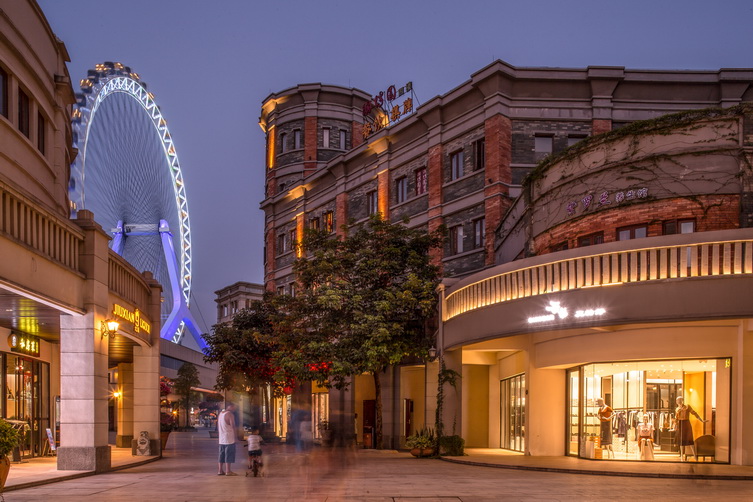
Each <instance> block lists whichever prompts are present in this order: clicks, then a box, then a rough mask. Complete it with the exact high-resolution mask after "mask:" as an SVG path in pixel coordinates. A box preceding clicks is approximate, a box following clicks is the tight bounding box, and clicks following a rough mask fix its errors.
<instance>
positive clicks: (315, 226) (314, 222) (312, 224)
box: [309, 216, 319, 230]
mask: <svg viewBox="0 0 753 502" xmlns="http://www.w3.org/2000/svg"><path fill="white" fill-rule="evenodd" d="M309 228H310V229H312V230H319V217H318V216H315V217H313V218H311V219H310V220H309Z"/></svg>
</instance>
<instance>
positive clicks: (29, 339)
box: [8, 333, 39, 357]
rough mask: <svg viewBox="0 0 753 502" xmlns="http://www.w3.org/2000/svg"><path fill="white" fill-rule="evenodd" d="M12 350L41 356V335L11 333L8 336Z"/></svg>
mask: <svg viewBox="0 0 753 502" xmlns="http://www.w3.org/2000/svg"><path fill="white" fill-rule="evenodd" d="M8 345H10V350H11V352H19V353H21V354H26V355H29V356H34V357H39V337H37V336H34V335H25V334H20V333H11V334H10V336H9V337H8Z"/></svg>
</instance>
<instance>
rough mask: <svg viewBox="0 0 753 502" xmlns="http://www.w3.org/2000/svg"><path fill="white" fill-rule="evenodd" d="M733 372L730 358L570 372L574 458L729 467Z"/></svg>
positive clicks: (594, 367) (596, 367)
mask: <svg viewBox="0 0 753 502" xmlns="http://www.w3.org/2000/svg"><path fill="white" fill-rule="evenodd" d="M731 366H732V362H731V359H729V358H725V359H685V360H662V361H621V362H609V363H594V364H587V365H583V366H579V367H576V368H571V369H569V370H568V372H567V373H568V378H567V382H568V389H567V397H568V410H567V416H568V418H567V420H568V424H567V434H566V437H567V438H568V443H569V444H568V445H567V447H568V450H567V451H568V453H569V455H571V456H578V457H582V458H591V459H599V460H639V461H666V462H679V461H689V462H721V463H728V462H729V461H730V458H729V444H730V434H729V431H730V417H731V415H730V401H731V385H730V384H731Z"/></svg>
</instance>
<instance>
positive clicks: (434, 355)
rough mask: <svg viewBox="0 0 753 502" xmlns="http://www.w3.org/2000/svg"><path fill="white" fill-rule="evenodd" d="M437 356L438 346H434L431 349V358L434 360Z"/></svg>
mask: <svg viewBox="0 0 753 502" xmlns="http://www.w3.org/2000/svg"><path fill="white" fill-rule="evenodd" d="M436 358H437V349H436V347H432V348H430V349H429V359H430V360H432V361H433V360H434V359H436Z"/></svg>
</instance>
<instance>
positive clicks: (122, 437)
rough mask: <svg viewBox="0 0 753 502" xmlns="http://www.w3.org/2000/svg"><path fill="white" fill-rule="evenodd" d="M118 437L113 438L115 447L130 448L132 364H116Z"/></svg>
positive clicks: (131, 432)
mask: <svg viewBox="0 0 753 502" xmlns="http://www.w3.org/2000/svg"><path fill="white" fill-rule="evenodd" d="M118 392H120V396H119V397H118V398H117V401H116V405H117V413H118V435H117V436H116V437H115V446H117V447H118V448H130V447H131V440H133V404H134V400H133V364H132V363H120V364H118Z"/></svg>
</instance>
